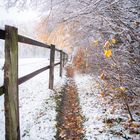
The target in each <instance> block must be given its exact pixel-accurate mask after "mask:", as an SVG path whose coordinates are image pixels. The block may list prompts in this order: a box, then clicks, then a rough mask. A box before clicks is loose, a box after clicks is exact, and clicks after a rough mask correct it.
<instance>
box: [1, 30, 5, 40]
mask: <svg viewBox="0 0 140 140" xmlns="http://www.w3.org/2000/svg"><path fill="white" fill-rule="evenodd" d="M0 39H5V31H4V30H1V29H0Z"/></svg>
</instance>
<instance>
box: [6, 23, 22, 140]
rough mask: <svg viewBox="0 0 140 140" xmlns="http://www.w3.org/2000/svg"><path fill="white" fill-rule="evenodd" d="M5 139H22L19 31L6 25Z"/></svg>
mask: <svg viewBox="0 0 140 140" xmlns="http://www.w3.org/2000/svg"><path fill="white" fill-rule="evenodd" d="M4 66H5V67H4V92H5V94H4V98H5V101H4V105H5V133H6V134H5V139H6V140H20V126H19V101H18V33H17V29H16V28H14V27H10V26H5V65H4Z"/></svg>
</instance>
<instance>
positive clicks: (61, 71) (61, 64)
mask: <svg viewBox="0 0 140 140" xmlns="http://www.w3.org/2000/svg"><path fill="white" fill-rule="evenodd" d="M62 73H63V52H62V50H61V51H60V77H62Z"/></svg>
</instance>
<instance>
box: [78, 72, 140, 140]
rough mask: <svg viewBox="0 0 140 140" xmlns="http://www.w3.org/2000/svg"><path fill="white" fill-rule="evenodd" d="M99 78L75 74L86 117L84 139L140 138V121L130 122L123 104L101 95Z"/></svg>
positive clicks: (83, 112)
mask: <svg viewBox="0 0 140 140" xmlns="http://www.w3.org/2000/svg"><path fill="white" fill-rule="evenodd" d="M97 78H98V77H94V76H90V75H86V74H76V75H75V82H76V85H77V90H78V95H79V102H80V107H81V114H82V115H83V117H84V122H83V127H84V130H85V134H84V135H85V137H84V139H85V140H125V139H130V140H140V123H139V122H133V123H129V122H128V121H127V120H128V113H127V112H126V111H125V112H123V109H122V104H120V103H119V102H115V104H112V101H111V100H110V99H108V98H103V97H101V95H100V91H99V90H98V88H97V83H96V80H97ZM139 120H140V117H139ZM131 127H132V128H131ZM130 128H131V129H130ZM137 133H138V134H137Z"/></svg>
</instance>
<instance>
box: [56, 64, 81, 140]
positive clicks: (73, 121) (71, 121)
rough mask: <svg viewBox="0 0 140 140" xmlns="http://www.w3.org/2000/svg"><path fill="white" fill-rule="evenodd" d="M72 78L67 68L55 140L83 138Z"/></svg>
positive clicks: (69, 68)
mask: <svg viewBox="0 0 140 140" xmlns="http://www.w3.org/2000/svg"><path fill="white" fill-rule="evenodd" d="M73 76H74V70H73V68H72V67H70V66H68V67H67V78H68V80H67V84H66V86H65V88H64V92H63V96H62V101H61V105H60V113H59V116H58V122H59V123H58V126H57V128H58V133H57V140H81V139H82V136H83V129H82V117H81V115H80V113H79V104H78V98H77V97H78V95H77V89H76V86H75V82H74V80H73Z"/></svg>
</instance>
